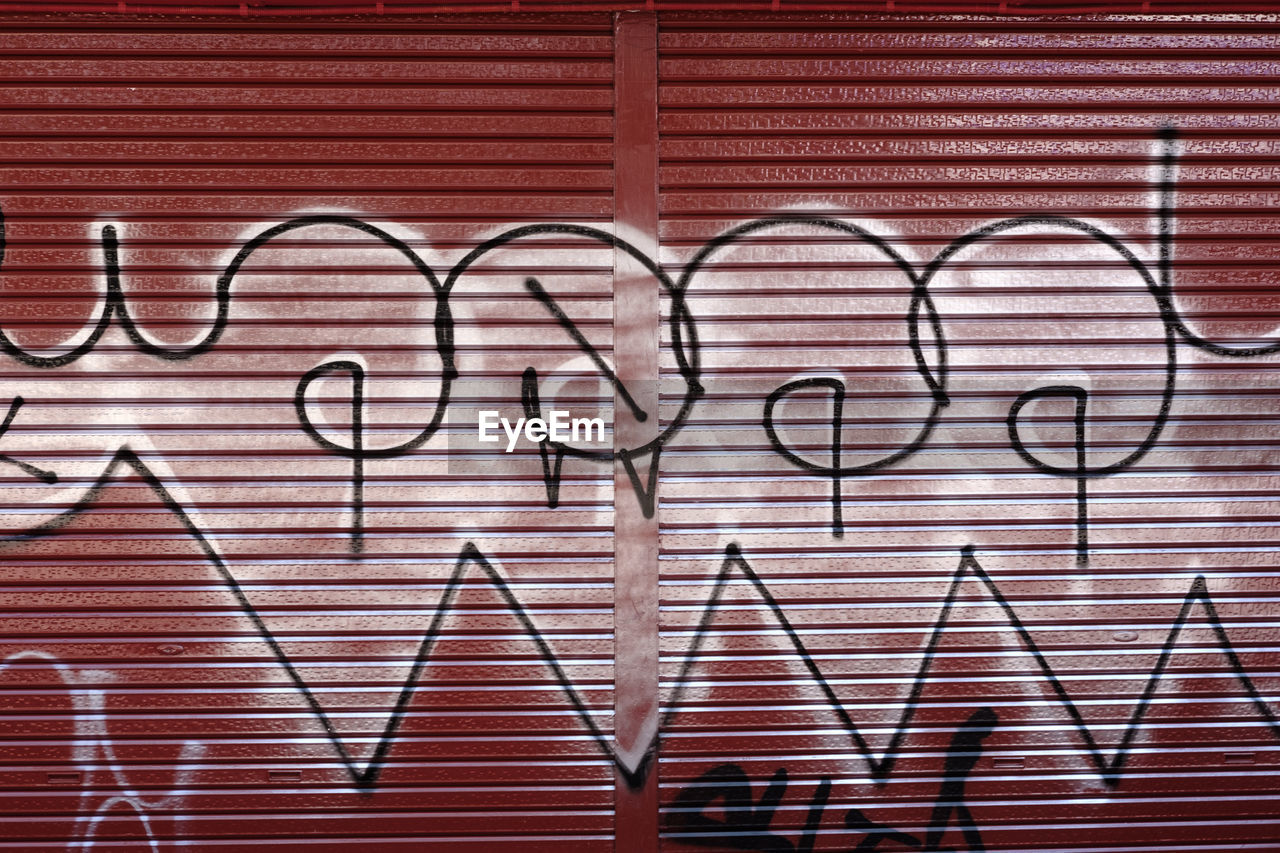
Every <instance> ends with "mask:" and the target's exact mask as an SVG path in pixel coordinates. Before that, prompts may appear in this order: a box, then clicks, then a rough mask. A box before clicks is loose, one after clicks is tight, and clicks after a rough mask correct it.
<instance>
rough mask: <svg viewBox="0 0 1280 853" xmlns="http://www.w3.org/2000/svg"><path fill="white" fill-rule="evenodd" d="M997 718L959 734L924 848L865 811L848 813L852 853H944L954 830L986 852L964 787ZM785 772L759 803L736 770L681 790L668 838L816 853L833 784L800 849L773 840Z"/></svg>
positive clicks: (813, 803) (989, 715) (818, 797)
mask: <svg viewBox="0 0 1280 853" xmlns="http://www.w3.org/2000/svg"><path fill="white" fill-rule="evenodd" d="M998 722H999V717H998V716H997V715H996V712H995V711H993V710H992V709H991V708H985V707H984V708H979V709H978V710H976V711H974V712H973V713H972V714H970V715H969V718H968V719H967V720H965V722H964V723H963V724H962V725H961V726H960V727H959V728H958V729H957V730H956V733H955V734H954V735H952V737H951V744H950V746H948V747H947V758H946V762H945V765H944V766H943V771H942V773H943V779H942V785H941V787H940V789H939V791H938V797H937V800H936V801H935V804H934V808H933V812H932V814H931V815H930V818H929V829H928V832H927V834H926V836H925V839H924V840H923V841H921V840H920V838H918V837H916V836H914V835H911V834H909V833H906V832H901V831H899V830H897V829H894V828H893V827H891V826H888V825H887V824H883V823H877V822H876V821H874V820H872V819H871V818H869V817H868V816H867V815H866V814H865V813H863V811H862V810H861V809H858V808H850V809H849V810H848V811H846V812H845V815H844V826H845V828H846V829H849V830H852V831H854V832H857V833H860V834H861V835H862V836H863V838H862V840H861V841H859V842H858V845H857V846H856V847H854V848H853V851H854V853H871V851H876V850H879V849H880V845H881V844H882V843H884V842H891V843H893V844H899V845H905V846H907V847H910V848H911V849H913V850H924V851H941V850H942V849H943V848H942V847H941V846H940V845H941V844H942V839H943V837H944V836H945V835H946V831H947V829H948V828H949V827H950V826H951V824H952V818H953V817H954V818H955V822H956V823H957V824H958V825H959V826H960V831H961V833H962V834H963V836H964V840H965V843H966V844H967V845H968V849H969V850H974V851H984V850H986V847H985V845H984V844H983V842H982V834H981V832H980V831H979V829H978V824H977V822H976V821H975V820H974V817H973V813H972V812H970V811H969V806H968V804H967V803H966V801H965V785H966V784H967V783H968V780H969V774H971V773H972V772H973V770H974V768H975V767H977V765H978V761H979V760H980V759H981V758H982V742H983V741H984V740H985V739H986V738H987V737H989V736H990V735H991V733H992V732H993V731H994V730H995V727H996V724H997V723H998ZM787 778H788V773H787V768H786V767H779V768H778V769H777V770H776V771H774V774H773V778H772V779H770V780H769V784H768V787H767V788H766V789H765V791H764V793H763V794H762V795H761V797H760V801H759V802H758V803H753V802H752V794H751V790H752V785H751V780H750V778H749V777H748V776H747V774H746V772H745V771H744V770H743V769H742V768H741V767H739V766H738V765H737V764H721V765H719V766H717V767H713V768H712V769H710V770H708V771H707V772H705V773H703V774H702V775H701V776H699V777H698V778H697V779H695V780H694V781H693V782H691V783H689V784H688V785H686V786H685V787H684V788H683V789H681V791H680V793H679V794H678V795H677V796H676V800H675V802H674V803H673V804H672V807H671V809H670V810H669V811H668V813H667V814H668V819H667V833H666V835H667V837H668V838H672V839H675V840H678V841H682V842H684V843H685V844H692V845H696V846H699V847H720V848H729V849H732V850H755V851H778V853H792V851H796V853H811V851H812V850H813V848H814V845H815V844H816V843H817V840H818V834H819V832H820V830H821V827H822V814H823V811H824V810H825V808H826V805H827V801H828V800H829V799H830V797H831V780H830V779H829V778H825V777H824V778H822V779H821V780H820V781H819V782H818V787H817V790H816V791H814V794H813V797H812V798H811V799H810V801H809V811H808V815H807V817H806V819H805V824H804V830H803V832H802V833H801V835H800V841H799V842H798V843H797V844H795V845H793V844H792V843H791V842H790V841H789V840H788V839H787V838H785V837H783V836H781V835H779V834H777V833H773V832H770V831H769V830H770V827H771V824H772V822H773V815H774V814H775V812H776V811H777V809H778V806H779V804H780V803H781V802H782V799H783V797H784V796H785V795H786V790H787ZM721 798H723V802H724V806H723V814H724V819H723V820H716V819H714V818H710V817H707V815H706V814H705V812H706V808H707V806H709V805H710V804H711V803H713V802H714V801H716V800H717V799H721Z"/></svg>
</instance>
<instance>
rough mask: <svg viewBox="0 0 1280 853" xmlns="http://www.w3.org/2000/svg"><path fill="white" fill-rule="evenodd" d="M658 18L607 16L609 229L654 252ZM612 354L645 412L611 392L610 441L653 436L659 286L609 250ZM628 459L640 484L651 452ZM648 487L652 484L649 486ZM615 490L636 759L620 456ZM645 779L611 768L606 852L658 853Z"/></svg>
mask: <svg viewBox="0 0 1280 853" xmlns="http://www.w3.org/2000/svg"><path fill="white" fill-rule="evenodd" d="M657 52H658V25H657V18H656V16H655V15H654V14H653V13H652V12H619V13H617V14H616V15H615V16H614V148H613V151H614V154H613V163H614V173H613V174H614V179H613V189H614V193H613V198H614V202H613V203H614V208H613V210H614V217H613V226H614V233H615V234H616V235H617V236H619V237H621V238H622V239H623V240H625V241H627V242H628V243H631V244H632V245H634V246H635V247H636V248H637V249H639V250H640V251H641V252H644V253H645V254H647V255H648V256H649V257H651V258H653V259H655V260H656V259H657V257H658V55H657ZM613 271H614V279H613V280H614V285H613V356H614V362H615V364H614V367H615V370H616V371H617V375H618V378H619V379H620V380H621V381H622V382H623V383H625V384H626V385H627V387H628V388H629V390H630V391H631V394H632V396H633V397H634V399H635V400H636V402H638V403H639V405H640V407H641V408H642V409H643V410H644V411H645V412H646V413H647V414H648V417H647V419H646V420H645V421H644V422H639V421H637V420H636V419H634V418H632V417H631V416H630V415H629V414H628V413H627V411H628V410H627V407H626V406H625V405H624V404H623V403H622V401H621V400H620V399H618V395H616V394H615V400H614V447H615V449H620V448H627V449H631V448H636V447H641V446H643V445H644V444H646V443H647V442H649V441H650V440H652V438H653V437H654V436H656V435H657V434H658V420H659V418H658V333H659V329H658V324H659V322H660V311H661V308H660V291H659V288H660V284H659V282H658V281H657V280H656V279H655V278H654V276H653V274H652V273H650V272H648V271H647V270H645V269H644V267H643V266H642V265H641V264H640V263H638V262H637V261H636V260H635V259H634V258H633V257H631V255H629V254H628V253H627V252H625V251H623V250H621V249H617V250H615V252H614V269H613ZM634 461H635V467H636V470H637V473H638V474H639V477H640V481H641V482H642V483H643V482H646V481H647V480H648V478H647V475H648V472H649V465H650V463H652V464H655V465H656V464H657V463H658V460H657V458H656V457H653V458H648V457H641V458H637V459H636V460H634ZM655 490H656V486H655ZM613 496H614V521H613V533H614V571H615V576H614V612H613V620H614V731H615V736H616V743H617V750H618V755H619V758H620V759H621V760H622V761H623V762H624V763H625V764H626V765H627V766H629V767H635V766H638V765H639V764H640V762H642V761H643V760H644V759H643V756H644V754H645V752H646V751H647V750H648V749H649V747H650V745H651V744H652V743H653V742H654V737H655V735H656V733H657V727H658V516H657V501H656V497H657V496H656V494H655V495H654V496H653V497H654V503H653V512H652V514H651V515H650V516H649V517H646V516H645V513H644V511H643V508H642V504H641V501H640V500H639V497H638V496H637V495H636V493H635V490H634V489H633V487H632V482H631V478H630V476H629V475H628V473H627V471H626V470H625V466H624V465H623V464H622V463H621V462H616V463H615V465H614V471H613ZM650 760H651V762H652V764H651V765H650V767H649V773H647V774H646V775H645V776H644V778H643V782H641V783H639V784H638V785H636V784H632V782H629V781H628V779H626V778H624V776H623V774H622V773H617V774H616V788H615V795H614V803H615V811H614V815H615V817H614V832H615V840H614V849H615V850H617V851H619V853H622V851H625V853H656V851H657V850H658V778H657V777H658V773H657V759H656V757H653V758H651V759H650Z"/></svg>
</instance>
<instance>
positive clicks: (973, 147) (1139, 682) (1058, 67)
mask: <svg viewBox="0 0 1280 853" xmlns="http://www.w3.org/2000/svg"><path fill="white" fill-rule="evenodd" d="M1278 38H1280V31H1277V29H1276V27H1275V24H1274V22H1271V23H1269V24H1267V25H1265V26H1263V25H1255V24H1250V25H1249V27H1248V28H1247V29H1242V28H1241V26H1240V23H1239V22H1237V21H1235V20H1232V19H1210V18H1201V19H1197V20H1185V21H1182V20H1143V21H1134V22H1131V23H1129V24H1125V25H1117V24H1116V23H1115V22H1106V23H1102V22H1092V23H1090V22H1088V21H1075V22H1070V23H1057V24H1049V23H1047V22H1011V21H992V20H986V21H973V20H966V21H956V20H933V21H917V22H912V23H909V24H908V23H904V24H903V25H902V26H899V27H883V26H868V25H867V24H866V23H865V22H860V21H856V20H825V21H823V22H822V24H821V25H819V24H818V23H816V22H815V21H813V20H810V19H803V18H770V19H768V20H761V19H748V18H746V17H739V18H734V19H732V20H728V21H726V20H724V19H721V20H718V21H709V20H707V19H705V18H701V17H696V16H666V17H664V18H663V19H662V33H661V51H660V81H661V89H660V98H661V112H660V130H661V133H662V147H661V156H662V161H661V162H662V171H661V182H662V230H661V241H662V247H663V248H662V251H663V260H664V262H665V263H667V264H669V265H670V266H671V267H672V268H673V269H679V270H681V271H682V273H683V275H684V276H685V278H684V279H683V281H684V283H685V284H686V285H687V309H688V312H689V313H690V314H691V315H692V316H693V317H695V318H696V320H697V340H698V345H697V346H696V347H694V346H693V345H692V344H691V343H690V342H689V341H688V335H687V334H685V335H683V336H682V337H683V338H684V344H685V354H686V357H688V358H689V359H691V360H693V359H697V360H698V361H699V363H700V367H701V375H700V381H701V384H702V385H703V386H704V387H705V389H706V393H705V395H704V396H703V398H702V399H701V400H699V402H698V404H697V406H696V407H695V409H694V413H693V414H692V415H691V417H690V420H689V424H688V426H687V427H686V429H685V430H684V431H683V432H682V433H681V434H680V435H679V437H678V438H677V439H676V440H675V441H674V442H673V443H672V444H671V445H670V446H669V447H668V450H667V453H666V454H665V456H664V465H663V469H662V478H661V487H660V489H661V492H660V493H661V513H660V524H661V527H662V584H663V586H662V603H663V650H664V670H663V676H664V684H665V685H666V689H667V691H668V692H667V693H666V694H665V696H666V699H665V702H666V713H667V715H668V716H667V717H666V718H665V719H666V724H665V727H664V740H663V748H662V752H661V763H660V774H661V784H662V788H663V795H662V801H663V803H664V807H665V815H664V822H665V825H666V827H667V830H668V833H669V834H668V836H667V843H666V847H665V849H668V850H672V851H674V850H679V849H689V847H688V843H689V842H693V841H700V842H702V843H703V844H709V845H710V846H712V847H715V848H716V849H726V850H728V849H779V850H781V849H793V846H794V849H804V850H812V849H820V850H851V849H857V850H872V849H882V850H906V849H920V848H921V847H922V846H923V847H924V848H925V849H931V850H932V849H956V850H964V849H984V848H985V849H988V850H997V849H999V850H1027V851H1030V850H1050V849H1053V850H1080V851H1084V850H1088V851H1116V850H1159V851H1170V850H1206V851H1207V850H1225V849H1258V850H1263V849H1265V850H1276V849H1280V828H1278V827H1277V795H1280V786H1278V785H1277V782H1276V778H1277V774H1276V767H1277V764H1278V763H1280V750H1278V749H1277V747H1278V746H1280V743H1278V742H1277V733H1278V731H1277V728H1276V720H1275V718H1274V717H1273V716H1270V714H1271V711H1270V710H1269V709H1267V708H1265V707H1263V706H1261V705H1260V704H1259V702H1258V701H1256V700H1257V699H1258V698H1259V696H1258V693H1251V692H1250V691H1251V690H1254V691H1258V692H1260V693H1261V694H1265V695H1269V696H1270V697H1271V698H1272V700H1274V698H1275V689H1276V686H1277V680H1276V675H1277V673H1276V667H1275V664H1276V656H1275V651H1276V646H1275V638H1276V633H1275V629H1276V627H1277V623H1276V613H1277V600H1276V590H1277V574H1276V570H1275V543H1276V538H1275V533H1274V531H1275V524H1276V503H1275V495H1276V491H1275V490H1276V487H1277V485H1278V484H1280V481H1277V479H1276V476H1275V465H1276V461H1277V458H1278V457H1277V453H1276V450H1277V445H1276V439H1277V436H1280V418H1277V414H1276V411H1277V408H1276V395H1275V387H1276V385H1277V379H1280V376H1278V372H1277V363H1276V358H1275V356H1259V357H1253V358H1245V357H1234V356H1239V355H1241V354H1240V353H1235V354H1227V355H1223V354H1215V353H1214V352H1210V351H1207V350H1206V348H1197V347H1195V346H1193V345H1191V344H1190V343H1189V342H1188V341H1189V338H1188V336H1187V335H1184V334H1182V333H1181V332H1180V330H1179V329H1178V328H1177V322H1176V318H1175V317H1174V315H1173V311H1174V310H1176V311H1177V312H1180V316H1181V317H1182V318H1184V319H1185V321H1186V325H1187V326H1188V327H1189V329H1191V330H1194V331H1195V332H1196V333H1198V334H1200V335H1203V336H1205V337H1207V338H1208V339H1210V340H1212V341H1217V342H1220V343H1223V344H1229V345H1232V346H1236V347H1241V348H1248V347H1251V346H1254V342H1255V341H1261V342H1263V343H1264V344H1265V343H1267V342H1268V341H1270V339H1271V338H1270V336H1271V335H1272V331H1273V329H1274V328H1275V327H1276V326H1277V325H1280V315H1278V314H1277V304H1276V302H1275V298H1274V294H1275V293H1276V278H1275V274H1274V269H1273V268H1274V261H1275V257H1276V252H1277V246H1278V243H1277V237H1278V236H1280V232H1278V231H1277V221H1276V218H1275V215H1274V211H1273V207H1274V197H1273V195H1274V189H1275V186H1276V181H1277V178H1280V172H1277V160H1276V140H1277V130H1280V124H1278V123H1277V114H1276V110H1275V103H1274V102H1275V95H1276V92H1277V89H1276V81H1277V77H1276V73H1277V65H1276V61H1275V57H1276V52H1275V51H1276V47H1277V39H1278ZM1170 125H1171V126H1173V127H1175V128H1176V129H1177V131H1178V133H1179V141H1177V142H1170V141H1168V140H1162V138H1161V133H1162V128H1163V127H1165V126H1170ZM1175 155H1176V156H1177V163H1176V166H1175V165H1172V163H1171V164H1170V165H1169V166H1168V168H1167V169H1166V168H1165V167H1164V166H1163V165H1162V159H1163V158H1165V157H1169V158H1172V157H1173V156H1175ZM1166 172H1167V174H1166ZM1166 181H1167V182H1169V183H1170V184H1176V187H1175V189H1176V196H1175V197H1174V198H1173V199H1172V201H1171V207H1172V210H1171V211H1170V213H1171V215H1170V217H1169V219H1170V223H1171V225H1170V228H1171V231H1172V232H1173V233H1174V234H1175V235H1176V262H1175V263H1174V265H1173V270H1172V297H1168V296H1167V295H1166V294H1165V292H1164V291H1163V290H1162V288H1164V287H1165V278H1164V277H1163V273H1162V268H1161V263H1160V257H1161V247H1160V233H1161V217H1160V215H1159V209H1160V204H1161V196H1160V193H1159V190H1160V188H1161V185H1162V183H1163V182H1166ZM1017 217H1030V218H1031V220H1030V221H1023V222H1022V223H1021V224H1018V223H1015V222H1008V221H1007V220H1010V219H1012V218H1017ZM1071 220H1074V221H1071ZM1002 221H1006V224H1005V225H998V224H997V223H1000V222H1002ZM735 229H737V230H736V231H735ZM984 229H986V230H984ZM721 235H728V236H724V237H723V238H722V239H721V240H720V242H710V241H714V240H716V239H717V238H719V237H721ZM966 235H969V236H968V237H966ZM1144 276H1148V277H1150V278H1149V280H1148V279H1147V278H1144ZM1161 299H1165V300H1166V301H1167V302H1169V305H1168V308H1169V311H1167V312H1165V313H1163V314H1162V311H1161V307H1160V300H1161ZM913 315H914V316H915V317H916V318H917V322H912V317H913ZM913 334H914V335H916V336H917V338H916V346H915V348H914V349H913V343H912V342H913V337H912V336H913ZM670 340H671V335H670V333H669V332H668V333H667V341H668V342H670ZM665 353H666V361H665V370H666V372H667V374H668V376H669V377H670V382H669V384H668V387H667V391H666V399H667V408H668V410H669V411H674V409H675V406H676V403H677V401H678V400H679V399H680V398H681V396H682V388H683V382H681V381H679V380H678V379H677V378H676V374H677V372H678V371H677V362H676V360H675V353H674V352H673V350H672V348H671V347H670V346H668V348H667V349H666V350H665ZM944 359H945V362H944ZM1170 359H1172V360H1173V361H1172V362H1171V361H1170ZM836 381H838V382H839V383H841V384H840V385H839V386H837V385H836V384H835V383H836ZM791 382H807V384H804V385H797V386H792V387H790V388H789V389H786V383H791ZM775 389H786V390H781V391H779V390H775ZM1033 389H1058V390H1054V391H1052V392H1051V393H1048V392H1046V393H1045V394H1044V395H1043V396H1042V397H1041V398H1040V399H1039V400H1038V401H1037V400H1036V399H1034V398H1027V399H1026V400H1025V401H1024V405H1023V408H1022V409H1021V411H1020V413H1019V416H1018V418H1017V421H1016V424H1015V428H1016V435H1017V438H1019V439H1020V440H1021V441H1022V442H1023V444H1024V445H1025V446H1026V450H1027V453H1028V454H1029V455H1030V456H1031V457H1032V458H1033V459H1034V460H1039V463H1040V467H1037V466H1036V465H1033V464H1032V463H1031V461H1029V460H1026V459H1023V458H1020V456H1019V455H1018V454H1017V453H1016V452H1015V451H1014V449H1013V444H1012V438H1011V435H1010V425H1009V423H1008V419H1009V412H1010V410H1011V408H1012V407H1014V406H1015V403H1016V401H1017V400H1018V398H1019V395H1022V394H1024V393H1025V392H1031V391H1033ZM1073 389H1083V390H1079V391H1078V390H1073ZM1166 394H1167V400H1168V403H1167V405H1168V409H1167V411H1165V410H1164V409H1163V408H1162V407H1163V406H1164V405H1165V404H1166ZM770 395H773V396H774V398H775V403H776V404H775V405H774V407H773V409H772V418H773V425H774V429H775V432H776V434H777V442H778V443H777V447H774V446H771V444H770V442H769V440H768V436H767V433H766V431H765V426H764V424H763V421H764V419H766V418H768V417H769V414H768V413H767V409H766V404H767V401H768V400H769V398H770ZM837 396H839V397H840V398H841V399H840V403H841V408H840V409H839V410H837V409H835V401H836V399H837ZM1077 405H1079V406H1081V407H1082V408H1077ZM835 411H838V412H839V414H833V413H834V412H835ZM1077 412H1080V413H1082V415H1083V429H1082V430H1081V432H1080V433H1079V440H1080V441H1082V442H1083V448H1082V450H1083V455H1082V456H1077V452H1076V451H1077V444H1076V442H1077V437H1076V436H1077V432H1076V429H1075V428H1074V427H1075V424H1076V416H1077ZM833 417H837V418H839V419H840V421H842V422H843V426H842V428H841V429H840V431H839V433H838V436H839V441H838V442H837V446H838V448H839V449H838V451H833V449H832V446H833V438H832V436H833V427H832V426H831V424H832V419H833ZM1162 421H1164V422H1163V423H1162ZM1161 426H1162V428H1161ZM1149 441H1150V442H1151V443H1150V446H1149V447H1148V442H1149ZM1144 447H1145V448H1148V450H1149V452H1146V453H1145V454H1142V453H1140V452H1139V451H1140V450H1141V449H1143V448H1144ZM722 448H733V449H734V453H732V454H726V453H725V452H724V450H723V449H722ZM779 448H780V449H786V450H788V451H790V452H791V453H793V454H795V455H796V456H797V457H798V458H800V459H803V460H805V461H807V462H808V463H809V464H810V466H811V467H810V469H805V468H803V467H801V466H800V465H798V464H793V463H792V462H789V461H788V460H787V459H786V458H784V457H783V456H782V455H781V454H780V453H779V452H778V449H779ZM833 452H838V463H837V466H836V467H839V468H840V469H841V473H842V475H843V476H842V477H840V478H839V479H838V480H837V482H836V483H835V489H836V490H837V491H838V493H839V494H841V495H842V496H843V501H842V504H841V505H840V506H839V509H840V517H837V515H836V512H835V507H834V506H833V503H834V502H833V498H832V495H833V477H832V474H833V471H832V470H831V469H832V468H833V463H832V458H833ZM882 464H883V467H877V466H880V465H882ZM1080 464H1083V465H1084V467H1085V468H1087V469H1088V472H1089V473H1090V476H1091V477H1093V478H1092V479H1087V480H1086V482H1085V485H1084V487H1083V492H1084V499H1085V501H1086V506H1085V507H1084V510H1087V518H1086V517H1084V516H1082V515H1080V512H1081V507H1080V505H1079V502H1078V500H1077V498H1078V497H1079V494H1078V484H1077V478H1076V476H1075V474H1076V472H1077V470H1078V467H1077V466H1078V465H1080ZM1050 467H1053V468H1056V470H1057V474H1056V475H1055V474H1054V473H1053V471H1052V470H1049V469H1050ZM1108 472H1110V476H1101V475H1103V474H1106V473H1108ZM1086 536H1087V541H1086V539H1085V537H1086ZM970 546H971V547H972V549H973V550H972V551H971V552H970V551H966V550H964V549H966V548H968V547H970ZM726 548H729V549H731V550H730V551H729V552H728V556H727V557H726ZM732 549H740V551H738V550H732ZM1200 575H1203V576H1204V581H1203V585H1202V584H1201V582H1200V581H1197V580H1196V578H1197V576H1200ZM708 602H710V604H709V603H708ZM1210 605H1211V609H1210ZM1184 622H1185V626H1184V624H1183V623H1184ZM1177 628H1180V630H1172V632H1171V629H1177ZM1219 629H1221V632H1220V631H1219ZM691 649H692V651H690V650H691ZM1244 673H1247V677H1248V680H1247V682H1246V680H1245V679H1244V677H1243V674H1244ZM1273 707H1274V706H1273ZM716 836H719V837H718V840H713V839H715V838H716Z"/></svg>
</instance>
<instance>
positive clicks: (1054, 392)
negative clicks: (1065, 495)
mask: <svg viewBox="0 0 1280 853" xmlns="http://www.w3.org/2000/svg"><path fill="white" fill-rule="evenodd" d="M1046 397H1070V398H1071V399H1073V400H1075V415H1074V424H1075V453H1076V464H1075V467H1074V468H1063V467H1062V466H1060V465H1051V464H1049V463H1048V462H1044V461H1042V460H1040V459H1038V458H1037V457H1036V456H1035V455H1034V454H1033V453H1032V452H1031V451H1030V450H1027V447H1026V445H1025V444H1023V443H1022V436H1021V435H1020V434H1019V433H1018V415H1019V414H1021V412H1022V408H1023V407H1024V406H1025V405H1026V404H1027V403H1030V402H1032V401H1034V400H1043V399H1045V398H1046ZM1088 403H1089V392H1088V391H1086V390H1085V389H1083V388H1081V387H1080V386H1078V385H1046V386H1045V387H1043V388H1035V389H1033V390H1031V391H1027V392H1025V393H1023V394H1020V395H1019V396H1018V399H1017V400H1015V401H1014V403H1013V405H1012V406H1011V407H1010V408H1009V417H1008V419H1007V420H1006V421H1005V425H1006V427H1007V429H1008V431H1009V444H1010V445H1012V446H1013V449H1014V451H1015V452H1017V454H1018V455H1019V456H1020V457H1022V461H1024V462H1026V463H1027V464H1028V465H1030V466H1031V467H1032V468H1035V469H1036V470H1037V471H1041V472H1043V473H1045V474H1052V475H1054V476H1055V477H1074V478H1075V481H1076V562H1078V563H1087V562H1089V492H1088V487H1087V483H1088V482H1089V477H1091V476H1097V475H1095V474H1094V473H1093V472H1092V471H1091V470H1090V468H1089V463H1088V458H1087V456H1086V452H1085V451H1086V447H1085V421H1084V417H1085V409H1086V407H1087V406H1088Z"/></svg>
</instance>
